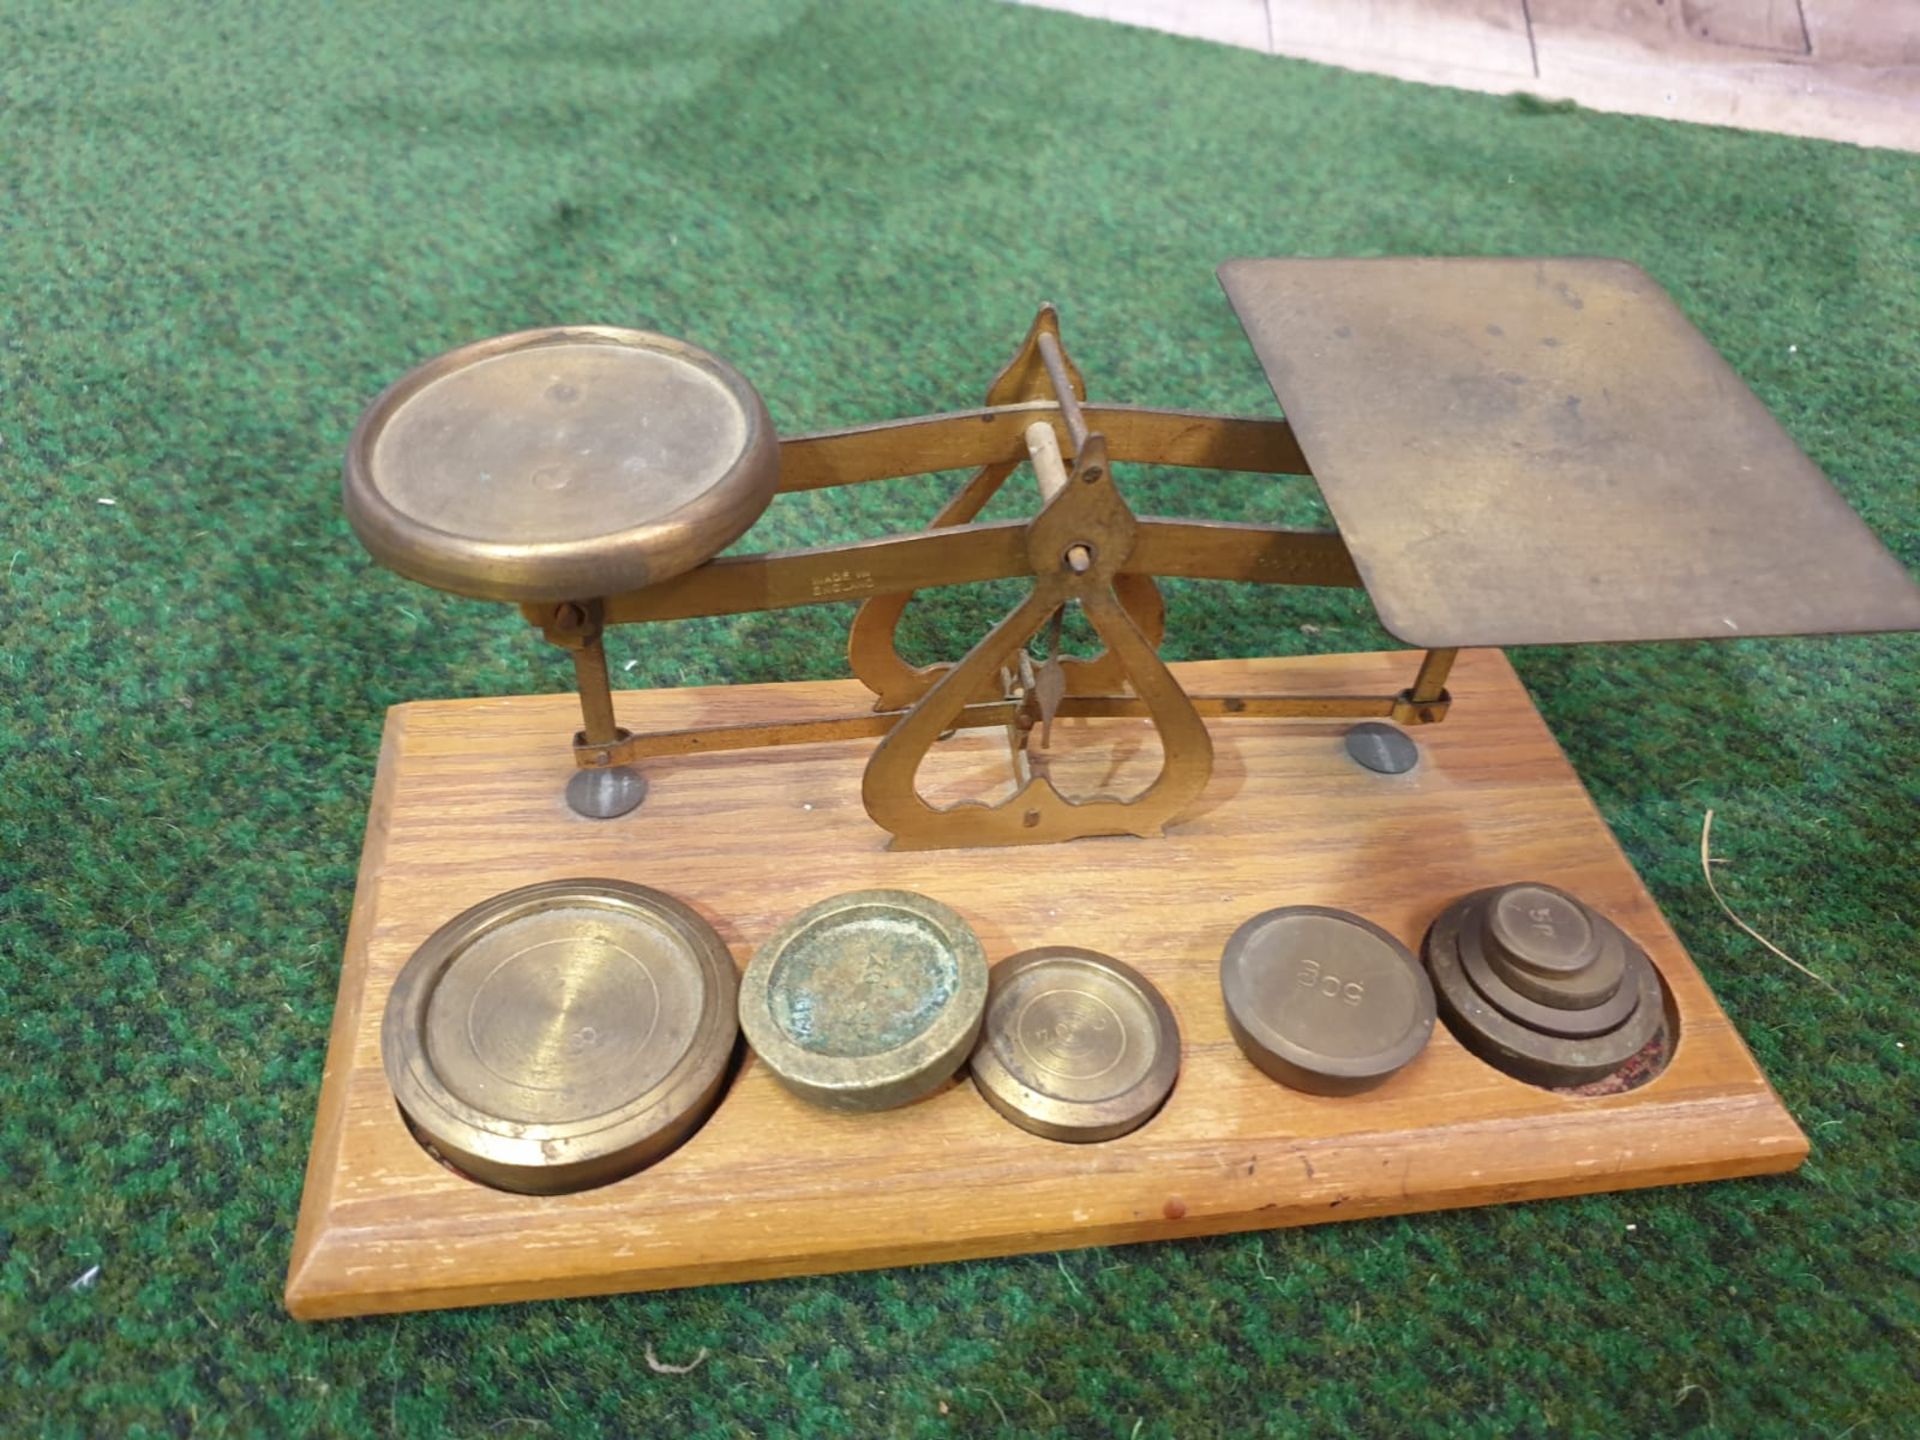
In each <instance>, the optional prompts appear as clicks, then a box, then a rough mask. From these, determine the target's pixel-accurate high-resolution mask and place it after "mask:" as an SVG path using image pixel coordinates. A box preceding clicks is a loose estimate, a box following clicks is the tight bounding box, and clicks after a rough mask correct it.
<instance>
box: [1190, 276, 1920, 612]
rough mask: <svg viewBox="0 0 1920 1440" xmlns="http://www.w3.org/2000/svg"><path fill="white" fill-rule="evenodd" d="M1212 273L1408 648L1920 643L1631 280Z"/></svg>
mask: <svg viewBox="0 0 1920 1440" xmlns="http://www.w3.org/2000/svg"><path fill="white" fill-rule="evenodd" d="M1220 280H1221V283H1222V284H1223V285H1224V286H1225V287H1226V290H1227V295H1228V297H1229V298H1230V299H1231V300H1232V302H1233V306H1234V309H1235V310H1236V311H1237V312H1238V313H1239V316H1240V320H1241V323H1242V324H1243V325H1245V327H1246V329H1247V334H1248V336H1249V337H1250V338H1251V339H1252V341H1253V347H1254V349H1255V351H1256V352H1257V353H1258V354H1259V357H1260V363H1261V365H1262V366H1263V367H1264V368H1265V370H1266V372H1267V378H1268V380H1269V381H1270V382H1271V383H1272V385H1273V390H1274V394H1275V395H1276V396H1278V397H1279V400H1280V407H1281V409H1282V410H1283V411H1285V413H1286V416H1287V418H1288V420H1289V421H1290V422H1291V423H1292V426H1293V431H1294V435H1295V437H1296V438H1297V439H1298V441H1299V442H1300V447H1301V450H1302V452H1303V453H1304V454H1305V456H1306V459H1307V463H1308V465H1309V466H1310V467H1311V469H1312V471H1313V474H1314V476H1315V477H1316V479H1317V480H1318V481H1319V484H1320V490H1321V493H1322V494H1323V495H1324V496H1325V497H1326V502H1327V507H1328V509H1330V510H1331V511H1332V512H1333V518H1334V521H1335V523H1336V524H1338V526H1339V527H1340V533H1341V535H1342V536H1343V537H1344V538H1345V540H1346V543H1347V547H1348V549H1349V550H1350V551H1351V552H1352V554H1353V559H1354V562H1355V564H1356V566H1357V567H1358V569H1359V571H1360V575H1361V578H1362V579H1363V580H1364V582H1365V584H1366V587H1367V591H1368V593H1369V594H1370V595H1371V596H1372V597H1373V603H1374V606H1375V608H1376V609H1378V611H1379V613H1380V620H1381V623H1382V624H1384V625H1385V626H1386V628H1387V629H1388V630H1389V631H1391V632H1392V633H1393V634H1394V635H1396V636H1398V637H1399V638H1400V639H1402V640H1404V641H1406V642H1407V643H1409V644H1412V645H1422V646H1435V647H1454V646H1469V645H1540V644H1564V643H1576V642H1586V641H1605V640H1681V639H1714V640H1724V639H1727V638H1729V637H1731V636H1736V635H1800V634H1825V633H1846V632H1860V631H1880V630H1913V629H1920V588H1916V587H1915V585H1914V583H1913V581H1912V579H1911V578H1910V577H1909V576H1908V575H1907V573H1906V571H1905V569H1904V568H1902V566H1901V565H1900V563H1899V561H1897V560H1895V559H1894V558H1893V556H1892V555H1890V554H1889V553H1888V552H1887V551H1886V549H1885V548H1884V547H1883V546H1882V545H1881V544H1880V542H1879V541H1878V540H1877V539H1876V538H1875V537H1874V535H1873V533H1872V531H1870V530H1869V529H1868V528H1867V526H1866V525H1865V524H1864V523H1863V522H1862V521H1861V520H1860V518H1859V517H1858V516H1857V515H1855V514H1854V513H1853V511H1852V510H1851V509H1850V508H1848V506H1847V503H1846V501H1845V500H1843V499H1842V498H1841V497H1840V495H1839V494H1838V493H1837V492H1836V491H1835V490H1834V488H1833V486H1832V485H1830V484H1829V483H1828V482H1827V480H1826V477H1825V476H1823V475H1822V474H1821V473H1820V471H1819V470H1818V469H1817V468H1816V467H1815V466H1814V464H1813V462H1812V461H1810V460H1809V459H1808V458H1807V457H1806V456H1805V455H1803V454H1802V453H1801V452H1800V450H1799V448H1798V447H1797V446H1796V445H1795V444H1794V442H1793V440H1792V439H1791V438H1790V437H1789V436H1788V435H1787V433H1786V431H1785V430H1783V429H1782V428H1781V427H1780V425H1779V423H1778V422H1777V421H1776V420H1774V418H1773V417H1772V416H1771V415H1770V414H1768V413H1767V409H1766V407H1765V406H1764V405H1762V404H1761V402H1760V400H1759V399H1758V397H1756V396H1755V395H1754V394H1753V393H1752V392H1751V391H1750V390H1749V389H1748V388H1747V387H1746V385H1745V384H1744V383H1743V382H1742V381H1741V379H1740V377H1739V376H1738V375H1737V374H1735V373H1734V370H1733V367H1732V366H1730V365H1728V364H1727V362H1726V361H1725V360H1724V359H1722V358H1721V356H1720V355H1719V353H1718V352H1716V351H1715V350H1714V348H1713V346H1712V345H1711V344H1709V343H1708V341H1707V340H1706V338H1705V337H1704V336H1702V335H1701V334H1700V332H1699V331H1698V330H1696V329H1695V328H1694V327H1693V325H1692V324H1691V323H1690V322H1689V321H1688V320H1687V318H1686V316H1685V315H1683V314H1682V313H1681V312H1680V310H1679V308H1678V307H1677V306H1676V305H1675V304H1674V303H1673V301H1672V300H1671V299H1669V298H1668V296H1667V295H1666V293H1665V292H1664V291H1663V290H1661V288H1660V287H1659V286H1658V285H1657V284H1655V283H1654V281H1653V280H1652V279H1651V278H1650V277H1649V276H1648V275H1647V274H1646V273H1645V272H1644V271H1642V270H1640V269H1639V268H1638V267H1636V266H1634V265H1630V264H1627V263H1626V262H1624V261H1619V260H1599V259H1379V260H1230V261H1228V262H1227V263H1226V264H1224V265H1222V266H1221V267H1220ZM1839 577H1844V583H1839Z"/></svg>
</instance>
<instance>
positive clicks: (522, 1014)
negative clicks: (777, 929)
mask: <svg viewBox="0 0 1920 1440" xmlns="http://www.w3.org/2000/svg"><path fill="white" fill-rule="evenodd" d="M737 993H738V985H737V976H736V971H735V968H734V964H733V957H732V956H731V955H730V954H729V953H728V952H727V947H726V945H725V944H724V943H723V942H722V941H721V939H720V937H719V936H718V935H717V934H716V933H715V932H714V930H713V927H712V926H710V925H708V924H707V923H706V921H704V920H702V919H701V918H700V917H699V915H697V914H695V913H694V912H693V911H692V910H690V909H688V908H687V907H686V906H685V905H683V904H681V903H680V902H679V901H678V900H675V899H674V898H673V897H672V896H670V895H665V894H662V893H661V892H659V891H657V890H649V889H647V888H646V887H645V886H641V885H631V884H627V883H624V882H621V881H615V880H558V881H548V882H545V883H543V884H539V885H528V886H525V887H523V888H521V889H518V890H510V891H507V892H506V893H504V894H501V895H496V896H494V897H493V898H492V899H490V900H486V901H483V902H481V903H480V904H479V905H476V906H474V907H473V908H472V909H470V910H467V911H465V912H464V913H462V914H460V915H458V916H456V917H455V918H454V919H452V920H450V921H448V922H447V923H446V924H445V925H443V926H441V927H440V929H438V930H437V931H435V932H434V933H433V935H432V936H430V937H429V938H428V940H427V942H426V943H425V944H424V945H422V946H421V947H420V948H419V949H418V950H417V951H415V952H414V955H413V957H412V959H410V960H409V961H408V962H407V964H406V966H405V968H404V969H402V970H401V972H400V976H399V978H398V979H397V980H396V981H395V982H394V987H393V992H392V994H391V995H390V996H389V998H388V1001H387V1009H386V1018H385V1021H384V1023H383V1025H382V1027H381V1032H380V1053H381V1059H382V1061H383V1062H384V1064H385V1066H386V1071H387V1080H388V1083H389V1084H390V1085H391V1086H392V1088H393V1093H394V1098H395V1099H396V1100H397V1101H398V1102H399V1105H400V1109H401V1111H402V1113H403V1114H405V1115H406V1117H407V1119H408V1120H409V1121H410V1122H411V1124H412V1125H413V1128H414V1131H415V1133H416V1134H418V1135H419V1136H420V1137H421V1138H422V1139H423V1140H424V1141H425V1142H426V1143H427V1144H428V1145H430V1146H431V1147H432V1148H433V1149H434V1150H436V1151H438V1152H439V1153H440V1155H441V1156H442V1157H443V1158H444V1159H446V1160H447V1161H449V1162H450V1163H451V1164H453V1165H454V1166H455V1167H456V1168H458V1169H460V1170H463V1171H465V1172H466V1173H467V1174H469V1175H472V1176H474V1177H475V1178H476V1179H480V1180H484V1181H486V1182H488V1183H489V1184H493V1185H497V1186H499V1187H500V1188H502V1189H506V1190H519V1191H524V1192H527V1193H530V1194H555V1193H559V1192H561V1191H568V1190H579V1189H583V1188H585V1187H587V1186H590V1185H597V1184H601V1183H604V1182H606V1181H609V1180H615V1179H618V1178H619V1177H621V1176H623V1175H627V1174H630V1173H631V1172H633V1171H634V1170H637V1169H639V1168H641V1167H642V1166H644V1165H646V1164H648V1163H650V1162H651V1161H653V1160H655V1159H658V1158H659V1157H660V1156H661V1155H663V1154H665V1153H666V1152H667V1151H669V1150H671V1149H672V1148H673V1147H674V1146H675V1145H678V1144H679V1143H680V1142H681V1141H682V1140H684V1139H685V1138H686V1137H687V1136H688V1135H689V1134H691V1133H692V1131H693V1130H694V1128H695V1127H696V1126H697V1125H698V1124H699V1123H700V1121H701V1120H702V1119H704V1118H705V1117H706V1115H707V1113H708V1112H709V1111H710V1110H711V1109H712V1108H713V1105H714V1103H715V1101H717V1100H718V1099H719V1095H720V1089H721V1084H722V1081H723V1080H724V1078H725V1075H726V1070H727V1065H728V1062H729V1060H730V1059H731V1058H732V1054H733V1045H734V1040H735V1038H736V1036H737V1035H738V1033H739V1031H738V1026H737V1022H736V1019H735V1016H736V1004H737V998H736V997H737Z"/></svg>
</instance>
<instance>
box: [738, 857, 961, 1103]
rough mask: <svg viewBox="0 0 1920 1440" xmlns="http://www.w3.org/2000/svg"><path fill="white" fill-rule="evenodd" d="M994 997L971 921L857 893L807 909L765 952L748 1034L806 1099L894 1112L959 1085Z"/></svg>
mask: <svg viewBox="0 0 1920 1440" xmlns="http://www.w3.org/2000/svg"><path fill="white" fill-rule="evenodd" d="M986 999H987V957H986V951H985V950H984V949H982V948H981V945H980V940H979V937H978V936H976V935H975V934H974V933H973V927H971V926H970V925H968V924H967V922H966V921H965V920H963V919H961V918H960V916H958V915H957V914H955V913H954V912H953V911H952V910H950V909H948V908H947V907H946V906H945V905H942V904H941V903H940V902H939V901H937V900H930V899H928V898H927V897H926V896H924V895H916V894H913V893H912V892H910V891H906V890H855V891H851V892H849V893H847V894H845V895H836V896H834V897H832V898H831V899H828V900H822V901H821V902H820V903H819V904H817V905H811V906H809V907H808V908H807V909H805V910H802V911H801V912H800V913H799V914H798V915H796V916H794V917H793V918H792V919H791V920H789V921H788V922H787V923H786V924H785V925H783V926H781V927H780V929H779V930H778V931H776V932H775V933H774V934H773V936H772V937H771V938H770V939H768V941H767V943H766V944H764V945H762V946H761V947H760V949H759V950H758V951H757V952H755V954H754V957H753V960H752V962H751V963H750V964H749V965H748V966H747V971H746V974H745V975H744V976H743V977H742V978H741V981H740V1026H741V1028H742V1029H743V1030H745V1031H746V1034H747V1043H748V1044H750V1045H751V1046H753V1049H754V1053H755V1054H757V1055H758V1056H759V1057H760V1058H761V1059H762V1060H763V1061H765V1062H766V1066H767V1068H768V1069H769V1070H771V1071H772V1072H773V1073H774V1075H775V1076H777V1077H778V1078H779V1080H780V1082H781V1083H782V1084H784V1085H785V1086H786V1087H787V1088H788V1089H789V1090H792V1091H793V1092H794V1093H795V1094H796V1095H799V1096H801V1097H802V1098H804V1099H807V1100H810V1101H812V1102H813V1103H814V1104H816V1105H823V1106H826V1107H827V1108H828V1109H832V1110H849V1111H870V1110H887V1109H891V1108H892V1107H894V1106H896V1105H906V1104H909V1103H911V1102H912V1101H914V1100H918V1099H920V1098H921V1097H922V1096H923V1095H927V1094H930V1093H932V1092H933V1091H934V1090H936V1089H938V1088H939V1087H940V1086H941V1085H943V1084H945V1083H946V1081H947V1080H949V1079H950V1078H952V1076H953V1073H954V1071H956V1070H958V1069H959V1068H960V1066H961V1065H962V1064H963V1063H965V1061H966V1058H967V1054H968V1052H969V1051H971V1050H972V1049H973V1042H974V1040H975V1039H976V1038H977V1037H978V1036H979V1033H980V1017H981V1015H982V1013H983V1012H984V1010H985V1008H986Z"/></svg>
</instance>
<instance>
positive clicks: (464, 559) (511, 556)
mask: <svg viewBox="0 0 1920 1440" xmlns="http://www.w3.org/2000/svg"><path fill="white" fill-rule="evenodd" d="M778 471H779V446H778V442H777V440H776V438H775V436H774V433H773V422H772V420H771V419H769V417H768V415H767V409H766V406H765V405H764V404H762V403H761V400H760V397H759V395H758V394H757V393H756V392H755V391H754V388H753V387H752V386H751V385H749V384H748V383H747V381H746V379H745V378H744V377H743V376H742V375H741V374H740V373H739V372H738V371H737V370H735V369H734V368H733V367H732V366H731V365H728V364H727V363H726V362H725V361H723V360H721V359H719V358H718V357H717V356H714V355H710V354H708V353H707V352H706V351H705V350H702V349H700V348H698V347H697V346H693V345H689V344H687V343H686V342H685V341H681V340H673V339H669V338H668V337H667V336H664V335H653V334H648V333H647V332H645V331H640V330H617V329H612V328H608V327H603V326H587V325H577V326H559V327H555V328H552V329H546V330H526V331H522V332H520V333H518V334H514V335H501V336H497V337H495V338H494V339H491V340H482V341H479V342H478V343H477V344H473V345H465V346H462V347H461V348H459V349H457V350H450V351H448V352H447V353H446V354H444V355H440V356H437V357H435V358H434V359H432V360H429V361H427V362H426V363H425V364H423V365H420V366H418V367H416V368H415V369H413V370H411V371H409V372H408V373H407V374H405V375H403V376H402V377H401V378H400V379H399V380H397V381H395V382H394V383H393V384H392V385H390V386H388V387H387V389H386V391H385V392H384V393H382V394H381V395H380V397H379V398H378V399H376V400H375V401H374V402H373V404H372V405H371V406H369V407H368V409H367V411H366V413H365V414H364V415H363V416H361V419H360V423H359V425H358V427H356V429H355V430H354V432H353V438H352V440H351V441H350V442H349V443H348V446H347V461H346V472H345V479H344V482H343V493H344V499H345V503H346V511H347V519H348V521H349V523H350V524H351V525H352V526H353V529H354V533H355V534H357V535H358V536H359V537H360V540H361V543H362V544H364V545H365V546H366V547H367V549H368V550H370V551H371V552H372V553H373V555H374V557H375V558H376V559H378V560H379V561H380V562H381V563H382V564H383V565H386V566H388V567H390V568H391V569H394V570H397V571H398V572H399V573H400V574H402V575H405V576H407V577H408V578H409V579H413V580H418V581H420V582H421V583H422V584H426V585H432V586H434V587H435V588H437V589H441V590H451V591H454V592H455V593H457V594H461V595H473V596H478V597H479V598H481V599H487V600H510V601H516V602H517V601H554V600H588V599H594V598H596V597H599V596H602V595H612V594H617V593H619V592H621V591H625V590H637V589H640V588H641V587H643V586H646V585H652V584H656V583H658V582H659V581H662V580H668V579H671V578H672V577H673V576H675V575H678V574H680V573H682V572H683V571H686V570H691V569H692V568H693V567H694V566H696V565H699V564H701V563H702V562H704V561H706V560H708V559H711V558H712V557H713V556H714V555H716V554H718V553H719V552H720V551H721V550H723V549H725V548H726V547H727V546H728V545H730V544H731V543H733V541H734V540H736V539H738V538H739V537H740V536H741V535H742V534H743V533H745V531H746V530H747V528H748V527H749V526H751V525H752V524H753V522H754V521H755V520H757V519H758V518H759V517H760V515H761V513H762V512H763V511H764V510H765V509H766V508H767V503H768V501H769V500H771V499H772V498H773V492H774V489H775V487H776V485H777V483H778V478H779V476H778Z"/></svg>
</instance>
